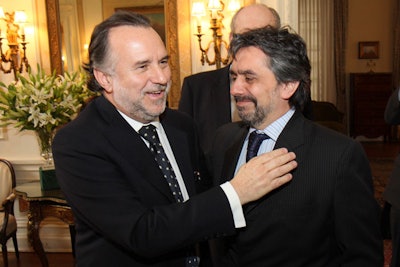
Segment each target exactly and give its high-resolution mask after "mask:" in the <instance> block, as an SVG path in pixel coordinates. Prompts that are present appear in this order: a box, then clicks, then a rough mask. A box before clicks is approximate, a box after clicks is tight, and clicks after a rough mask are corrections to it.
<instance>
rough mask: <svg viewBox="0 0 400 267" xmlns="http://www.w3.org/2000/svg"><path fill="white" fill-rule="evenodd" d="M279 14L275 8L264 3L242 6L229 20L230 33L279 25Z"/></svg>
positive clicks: (277, 26) (278, 26)
mask: <svg viewBox="0 0 400 267" xmlns="http://www.w3.org/2000/svg"><path fill="white" fill-rule="evenodd" d="M280 24H281V21H280V18H279V14H278V13H277V12H276V11H275V9H273V8H270V7H268V6H267V5H264V4H253V5H249V6H245V7H242V8H241V9H239V10H238V11H237V12H236V14H235V15H234V16H233V18H232V21H231V35H232V34H240V33H244V32H246V31H248V30H252V29H257V28H263V27H265V26H268V25H270V26H272V27H274V28H280V27H281V25H280Z"/></svg>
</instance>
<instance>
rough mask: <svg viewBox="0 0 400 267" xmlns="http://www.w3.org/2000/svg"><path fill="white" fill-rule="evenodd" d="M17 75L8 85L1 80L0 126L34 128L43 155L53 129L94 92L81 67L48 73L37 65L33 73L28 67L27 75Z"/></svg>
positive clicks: (51, 137) (70, 115)
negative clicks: (75, 70) (14, 80)
mask: <svg viewBox="0 0 400 267" xmlns="http://www.w3.org/2000/svg"><path fill="white" fill-rule="evenodd" d="M18 77H19V80H18V81H17V82H12V83H11V84H9V85H8V86H6V85H5V84H4V83H2V82H0V126H6V125H14V126H15V127H16V128H18V129H19V130H20V131H23V130H33V131H35V132H36V134H37V136H38V141H39V145H40V149H41V152H42V156H43V157H45V158H46V155H44V154H46V153H47V154H49V153H51V142H52V140H53V136H54V133H55V130H56V129H57V128H58V127H60V126H62V125H64V124H65V123H67V122H69V121H71V120H73V119H74V118H75V117H76V115H77V114H78V112H79V110H80V108H81V106H82V104H83V103H85V102H86V101H87V100H88V99H89V98H90V97H92V96H94V95H95V93H93V92H91V91H90V90H88V89H87V86H86V75H85V74H84V73H83V72H80V71H79V72H71V73H70V72H65V73H64V75H56V74H55V72H53V73H52V74H51V75H47V74H46V73H45V72H44V70H43V69H42V68H41V67H40V66H39V65H38V66H37V73H36V74H34V73H32V71H31V69H29V71H28V78H25V77H23V76H21V75H19V76H18Z"/></svg>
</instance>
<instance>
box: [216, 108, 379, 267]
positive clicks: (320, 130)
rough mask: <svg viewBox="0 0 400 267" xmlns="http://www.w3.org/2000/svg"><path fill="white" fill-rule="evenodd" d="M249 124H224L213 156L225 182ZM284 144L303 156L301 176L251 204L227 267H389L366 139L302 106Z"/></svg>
mask: <svg viewBox="0 0 400 267" xmlns="http://www.w3.org/2000/svg"><path fill="white" fill-rule="evenodd" d="M248 130H249V129H248V126H246V125H244V124H243V123H231V124H228V125H225V126H222V127H221V128H220V129H219V130H218V132H217V135H216V139H215V142H214V145H213V148H212V151H211V153H210V155H209V156H210V162H211V163H212V170H213V173H214V175H215V177H220V178H221V179H220V180H218V181H217V183H219V182H222V181H226V180H230V179H231V178H232V177H233V173H234V170H235V167H236V162H237V160H238V157H239V154H240V150H241V148H242V145H243V142H244V140H245V138H246V136H247V133H248ZM280 147H286V148H288V149H289V151H293V152H295V154H296V160H297V162H298V167H297V168H296V169H295V170H294V171H293V179H292V181H290V182H289V183H288V184H286V185H284V186H283V187H280V188H278V189H277V190H275V191H273V192H272V193H270V194H268V195H266V196H265V197H264V198H262V199H260V200H259V201H256V202H253V203H250V204H249V205H247V206H246V207H245V218H246V222H247V227H246V228H244V229H241V230H239V231H237V234H236V235H235V236H234V237H233V238H230V239H229V240H227V241H229V242H227V243H228V252H227V254H226V255H225V257H224V264H221V266H229V267H232V266H246V267H247V266H260V267H261V266H291V267H296V266H307V267H314V266H315V267H322V266H323V267H326V266H357V267H368V266H371V267H377V266H382V265H383V249H382V237H381V234H380V227H379V222H380V217H379V216H380V208H379V206H378V204H377V202H376V200H375V199H374V192H373V186H372V177H371V172H370V167H369V163H368V159H367V158H366V155H365V153H364V152H363V149H362V147H361V145H360V144H359V143H357V142H355V141H354V140H352V139H350V138H348V137H346V136H344V135H341V134H339V133H336V132H334V131H332V130H329V129H327V128H324V127H322V126H318V125H317V124H314V123H313V122H311V121H309V120H307V119H305V118H304V117H303V115H302V114H301V113H300V112H297V111H296V112H295V114H294V115H293V117H292V118H291V119H290V121H289V122H288V124H287V125H286V126H285V128H284V129H283V131H282V133H281V134H280V136H279V138H278V140H277V142H276V145H275V148H280Z"/></svg>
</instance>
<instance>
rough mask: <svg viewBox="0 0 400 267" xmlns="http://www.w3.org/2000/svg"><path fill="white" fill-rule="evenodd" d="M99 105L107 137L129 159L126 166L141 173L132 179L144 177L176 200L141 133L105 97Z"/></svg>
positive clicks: (170, 198)
mask: <svg viewBox="0 0 400 267" xmlns="http://www.w3.org/2000/svg"><path fill="white" fill-rule="evenodd" d="M102 98H103V97H102ZM100 100H101V99H100ZM98 107H99V109H100V114H102V116H103V117H104V119H105V120H106V122H107V123H108V125H107V126H106V127H105V129H104V135H105V137H106V138H107V139H108V140H109V142H110V144H111V145H112V146H113V147H114V148H115V149H116V150H118V151H120V153H121V155H122V157H123V158H124V159H126V160H127V162H128V164H129V166H125V167H129V168H132V169H134V170H135V171H136V172H138V173H139V175H137V176H134V177H132V178H131V179H143V181H144V182H148V183H150V184H152V185H153V186H154V187H156V188H157V189H158V190H159V191H160V193H161V194H163V195H164V196H166V197H167V198H168V199H169V200H170V201H172V202H174V201H175V199H174V197H173V195H172V194H171V191H170V189H169V187H168V184H167V183H166V182H165V179H164V178H163V176H162V173H161V172H160V170H159V168H158V166H157V163H156V161H155V160H154V156H153V155H152V154H151V152H150V150H149V148H148V147H147V146H146V144H145V143H144V142H143V140H142V139H141V137H140V135H139V134H138V133H137V132H136V131H135V130H134V129H132V127H131V126H130V125H129V124H128V123H127V122H126V121H125V120H124V118H123V117H122V116H121V115H120V114H119V113H118V111H117V110H116V109H115V107H114V106H113V105H112V104H111V103H110V102H108V101H107V100H106V99H105V98H103V100H101V101H99V105H98ZM132 151H135V153H132ZM133 173H135V172H133Z"/></svg>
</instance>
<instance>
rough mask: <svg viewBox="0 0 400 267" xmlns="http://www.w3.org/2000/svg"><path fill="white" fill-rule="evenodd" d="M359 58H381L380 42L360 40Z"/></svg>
mask: <svg viewBox="0 0 400 267" xmlns="http://www.w3.org/2000/svg"><path fill="white" fill-rule="evenodd" d="M358 58H359V59H378V58H379V42H359V43H358Z"/></svg>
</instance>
